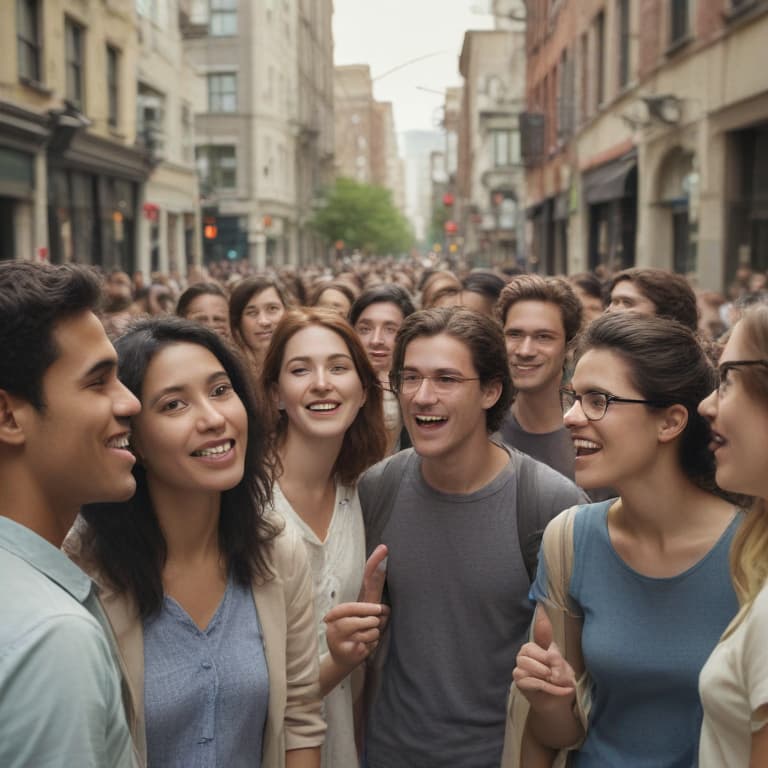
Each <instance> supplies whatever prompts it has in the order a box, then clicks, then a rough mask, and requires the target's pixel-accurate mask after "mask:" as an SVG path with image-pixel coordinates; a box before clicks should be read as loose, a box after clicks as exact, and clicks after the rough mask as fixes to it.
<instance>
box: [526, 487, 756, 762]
mask: <svg viewBox="0 0 768 768" xmlns="http://www.w3.org/2000/svg"><path fill="white" fill-rule="evenodd" d="M611 503H612V502H611V501H607V502H600V503H598V504H588V505H585V506H584V507H581V508H580V509H579V511H578V513H577V515H576V518H575V520H574V528H573V539H574V540H573V545H574V558H573V573H572V575H571V584H570V589H569V594H570V595H571V597H572V598H573V599H574V600H575V601H576V603H577V604H578V605H579V606H580V608H581V611H582V613H583V615H584V627H583V631H582V650H583V654H584V663H585V665H586V668H587V670H588V672H589V674H590V677H591V679H592V684H593V690H592V696H593V699H592V710H591V713H590V719H589V730H588V733H587V738H586V740H585V741H584V744H583V745H582V748H581V749H580V750H579V752H578V754H576V755H574V765H575V766H577V768H606V767H607V766H621V768H691V766H695V765H696V754H697V746H698V740H699V730H700V727H701V717H702V711H701V704H700V702H699V695H698V679H699V672H700V671H701V668H702V666H704V662H705V661H706V660H707V657H708V656H709V654H710V652H711V651H712V649H713V648H714V647H715V645H716V644H717V641H718V639H719V638H720V635H721V633H722V632H723V630H724V629H725V628H726V626H727V625H728V623H729V622H730V620H731V619H732V618H733V616H734V615H735V614H736V611H737V609H738V603H737V599H736V595H735V593H734V591H733V587H732V586H731V579H730V574H729V565H728V554H729V550H730V546H731V541H732V539H733V535H734V533H735V531H736V529H737V528H738V525H739V522H740V518H741V516H740V515H738V516H736V518H735V519H734V520H733V522H732V523H731V524H730V525H729V526H728V528H727V529H726V531H725V532H724V533H723V535H722V536H721V537H720V539H719V541H718V542H717V544H715V546H714V547H713V548H712V549H711V550H710V551H709V552H708V553H707V554H706V555H705V556H704V557H703V558H702V559H701V560H700V561H699V562H698V563H696V564H695V565H694V566H692V567H691V568H689V569H688V570H687V571H685V572H684V573H681V574H679V575H677V576H674V577H672V578H650V577H648V576H643V575H641V574H639V573H637V572H636V571H634V570H633V569H632V568H630V567H629V566H628V565H627V564H626V563H625V562H624V560H622V559H621V557H619V555H618V553H617V552H616V550H615V549H614V548H613V545H612V544H611V541H610V538H609V536H608V521H607V520H608V508H609V507H610V505H611ZM531 593H532V597H533V598H534V599H537V598H541V597H543V596H545V595H546V574H545V573H544V568H543V566H541V567H540V568H539V573H538V575H537V578H536V582H535V583H534V585H533V587H532V590H531Z"/></svg>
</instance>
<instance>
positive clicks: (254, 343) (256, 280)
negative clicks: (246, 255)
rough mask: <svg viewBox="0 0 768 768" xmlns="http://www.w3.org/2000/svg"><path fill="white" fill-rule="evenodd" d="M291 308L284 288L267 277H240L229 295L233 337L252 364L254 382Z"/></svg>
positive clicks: (256, 381) (230, 322)
mask: <svg viewBox="0 0 768 768" xmlns="http://www.w3.org/2000/svg"><path fill="white" fill-rule="evenodd" d="M287 308H288V300H287V297H286V294H285V292H284V291H283V289H282V288H281V287H280V286H279V285H278V284H277V283H276V282H275V281H274V280H270V279H269V278H267V277H247V278H245V280H241V281H240V282H239V283H238V284H237V285H236V286H235V287H234V288H233V289H232V293H231V295H230V297H229V325H230V329H231V331H232V338H233V339H234V340H235V343H236V344H237V346H238V347H239V348H240V351H241V352H242V353H243V354H244V355H245V358H246V360H248V362H249V363H250V367H251V371H252V373H253V382H254V385H257V383H258V380H259V376H260V375H261V366H262V364H263V362H264V357H265V355H266V354H267V349H268V348H269V342H270V340H271V339H272V333H273V332H274V330H275V328H276V327H277V324H278V322H280V318H281V317H282V316H283V313H284V312H285V310H286V309H287Z"/></svg>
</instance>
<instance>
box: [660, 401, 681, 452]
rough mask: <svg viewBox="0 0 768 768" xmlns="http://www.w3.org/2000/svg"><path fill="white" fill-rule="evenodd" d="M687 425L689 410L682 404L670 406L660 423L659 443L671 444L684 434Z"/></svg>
mask: <svg viewBox="0 0 768 768" xmlns="http://www.w3.org/2000/svg"><path fill="white" fill-rule="evenodd" d="M687 425H688V409H687V408H686V407H685V406H684V405H680V404H675V405H670V406H668V407H667V408H665V409H664V411H663V415H662V419H661V421H660V423H659V442H662V443H669V442H671V441H672V440H674V439H675V438H676V437H678V436H679V435H681V434H682V433H683V431H684V430H685V428H686V426H687Z"/></svg>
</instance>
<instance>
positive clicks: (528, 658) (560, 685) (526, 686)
mask: <svg viewBox="0 0 768 768" xmlns="http://www.w3.org/2000/svg"><path fill="white" fill-rule="evenodd" d="M533 621H534V623H533V642H530V643H526V644H525V645H524V646H523V647H522V648H521V649H520V653H518V655H517V666H516V667H515V670H514V672H513V673H512V676H513V678H514V681H515V685H516V686H517V688H518V689H519V690H520V692H521V693H522V694H523V695H524V696H525V697H526V698H527V699H528V701H529V702H530V704H531V707H532V708H533V709H534V710H545V709H548V708H551V706H552V705H553V704H555V702H556V700H559V699H562V698H564V697H569V696H571V697H572V696H574V695H575V691H576V675H575V674H574V671H573V669H572V668H571V665H570V664H569V663H568V662H567V661H566V660H565V658H564V657H563V655H562V653H561V652H560V649H559V648H558V647H557V643H555V642H554V641H553V639H552V624H551V622H550V620H549V616H547V612H546V610H544V608H543V606H539V607H537V608H536V613H535V615H534V620H533ZM553 697H554V698H553ZM557 706H560V705H559V704H557Z"/></svg>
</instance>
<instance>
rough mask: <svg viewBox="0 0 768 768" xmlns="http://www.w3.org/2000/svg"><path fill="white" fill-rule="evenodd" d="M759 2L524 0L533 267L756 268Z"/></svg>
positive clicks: (762, 163)
mask: <svg viewBox="0 0 768 768" xmlns="http://www.w3.org/2000/svg"><path fill="white" fill-rule="evenodd" d="M766 40H768V2H765V1H764V0H679V1H678V0H667V1H666V2H664V1H662V0H584V1H583V2H582V1H581V0H579V1H578V2H576V1H575V0H554V1H553V0H534V2H531V3H529V4H528V39H527V47H528V73H527V112H526V115H525V117H524V119H523V124H524V131H523V153H524V156H525V160H526V162H527V165H528V168H527V174H526V180H527V215H528V228H527V231H528V233H529V235H530V247H531V249H532V251H533V252H534V253H535V254H536V258H537V260H538V263H539V265H540V268H541V270H542V271H546V272H564V271H566V270H567V271H571V272H575V271H581V270H584V269H596V268H597V269H602V270H604V271H607V272H610V271H612V270H615V269H620V268H624V267H627V266H632V265H638V266H656V267H662V268H666V269H672V270H675V271H677V272H680V273H683V274H686V275H688V276H689V277H690V278H691V279H692V280H693V281H694V283H695V284H697V285H699V286H700V287H702V288H709V289H716V290H721V289H723V288H724V286H726V285H727V284H728V283H729V282H730V280H731V279H732V277H733V275H734V273H735V271H736V269H737V268H738V267H739V266H751V267H752V268H754V269H759V270H761V271H764V270H765V269H766V268H767V267H768V187H766V178H768V78H766V76H765V72H764V67H761V65H760V62H761V61H763V60H764V57H765V52H764V47H765V41H766Z"/></svg>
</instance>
